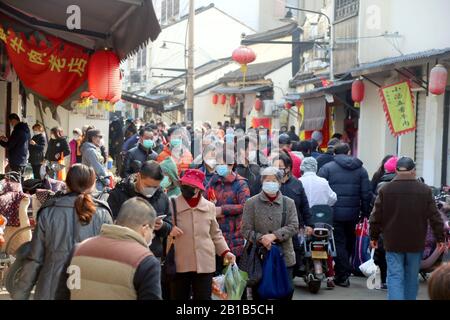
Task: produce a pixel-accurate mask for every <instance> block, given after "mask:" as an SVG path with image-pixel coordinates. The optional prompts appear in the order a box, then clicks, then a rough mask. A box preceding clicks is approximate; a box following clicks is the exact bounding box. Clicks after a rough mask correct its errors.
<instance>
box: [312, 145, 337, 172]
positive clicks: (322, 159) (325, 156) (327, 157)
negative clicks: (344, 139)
mask: <svg viewBox="0 0 450 320" xmlns="http://www.w3.org/2000/svg"><path fill="white" fill-rule="evenodd" d="M338 143H339V139H337V138H333V139H331V140H330V141H328V146H327V151H326V152H325V153H322V154H321V155H320V156H318V157H317V159H316V160H317V170H320V168H322V167H323V166H324V165H326V164H327V163H328V162H331V161H333V160H334V147H335V146H336V145H337V144H338Z"/></svg>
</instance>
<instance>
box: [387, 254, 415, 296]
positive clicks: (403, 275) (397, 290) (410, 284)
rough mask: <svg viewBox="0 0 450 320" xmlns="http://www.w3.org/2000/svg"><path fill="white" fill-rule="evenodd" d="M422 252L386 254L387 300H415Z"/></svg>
mask: <svg viewBox="0 0 450 320" xmlns="http://www.w3.org/2000/svg"><path fill="white" fill-rule="evenodd" d="M421 260H422V252H407V253H403V252H386V261H387V286H388V299H389V300H416V298H417V291H418V289H419V280H418V275H419V269H420V261H421Z"/></svg>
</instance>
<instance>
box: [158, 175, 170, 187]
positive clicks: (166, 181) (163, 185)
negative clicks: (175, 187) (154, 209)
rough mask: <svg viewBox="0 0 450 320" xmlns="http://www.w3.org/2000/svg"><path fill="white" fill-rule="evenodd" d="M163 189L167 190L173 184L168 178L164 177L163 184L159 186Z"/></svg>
mask: <svg viewBox="0 0 450 320" xmlns="http://www.w3.org/2000/svg"><path fill="white" fill-rule="evenodd" d="M159 185H160V186H161V188H163V189H167V188H168V187H170V186H171V185H172V182H171V181H170V179H169V177H168V176H164V179H162V181H161V183H160V184H159Z"/></svg>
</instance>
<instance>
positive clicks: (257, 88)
mask: <svg viewBox="0 0 450 320" xmlns="http://www.w3.org/2000/svg"><path fill="white" fill-rule="evenodd" d="M271 89H272V87H271V86H268V85H258V86H248V87H225V86H223V87H217V88H214V89H213V90H211V92H213V93H220V94H239V93H241V94H245V93H256V92H262V91H267V90H271Z"/></svg>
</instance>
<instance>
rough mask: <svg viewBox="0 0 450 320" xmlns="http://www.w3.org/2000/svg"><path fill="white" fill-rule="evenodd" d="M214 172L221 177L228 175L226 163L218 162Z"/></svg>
mask: <svg viewBox="0 0 450 320" xmlns="http://www.w3.org/2000/svg"><path fill="white" fill-rule="evenodd" d="M216 172H217V174H218V175H219V176H221V177H226V176H227V175H228V166H227V165H226V164H219V165H218V166H216Z"/></svg>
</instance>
